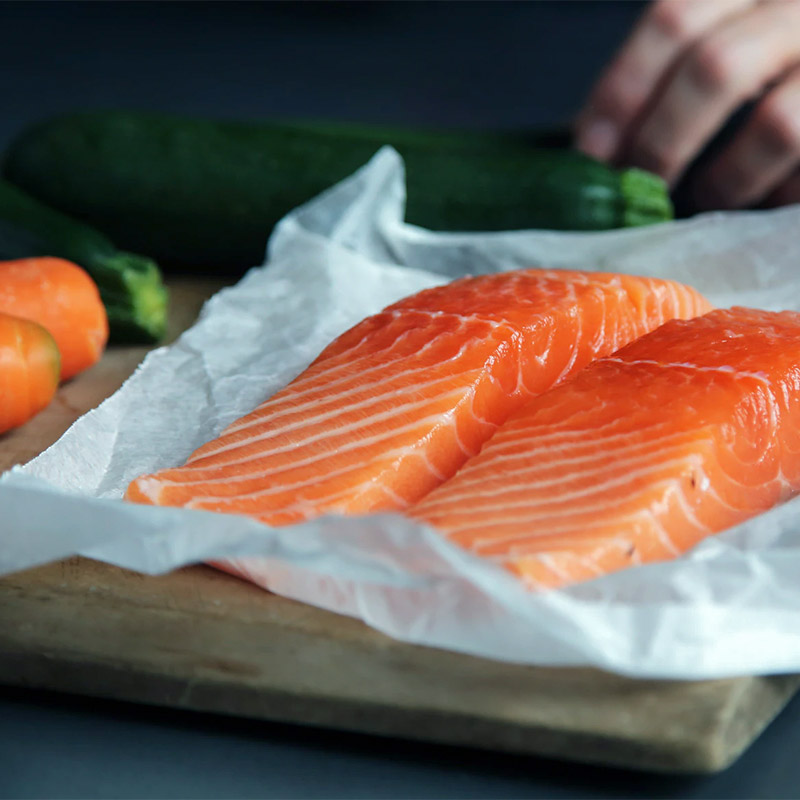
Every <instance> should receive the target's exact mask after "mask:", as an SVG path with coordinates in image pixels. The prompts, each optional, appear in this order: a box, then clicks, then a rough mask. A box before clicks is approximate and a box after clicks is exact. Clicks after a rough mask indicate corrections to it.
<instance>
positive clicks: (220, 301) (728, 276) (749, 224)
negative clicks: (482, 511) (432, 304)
mask: <svg viewBox="0 0 800 800" xmlns="http://www.w3.org/2000/svg"><path fill="white" fill-rule="evenodd" d="M404 196H405V189H404V180H403V169H402V162H401V160H400V158H399V156H398V155H397V154H396V152H395V151H394V150H392V149H391V148H385V149H383V150H381V151H380V152H379V153H378V154H377V155H376V156H375V157H374V158H373V160H372V161H371V162H370V163H369V164H368V165H367V166H366V167H365V168H364V169H362V170H361V171H359V172H358V173H356V175H354V176H353V177H352V178H350V179H348V180H347V181H344V182H343V183H342V184H339V185H338V186H336V187H334V188H332V189H331V190H329V191H328V192H326V193H324V194H323V195H321V196H320V197H318V198H316V199H315V200H313V201H312V202H310V203H308V204H307V205H305V206H303V207H301V208H299V209H297V210H295V211H294V212H293V213H291V214H290V215H289V216H287V217H286V218H285V219H284V220H283V221H282V222H281V223H280V224H279V226H278V227H277V228H276V230H275V232H274V234H273V236H272V238H271V240H270V243H269V248H268V257H267V261H266V264H265V265H264V266H263V267H258V268H255V269H253V270H251V271H250V272H249V273H248V274H247V275H246V276H245V277H244V278H243V279H242V281H241V282H240V283H239V284H238V285H236V286H235V287H231V288H229V289H226V290H224V291H222V292H220V293H219V294H218V295H216V296H215V297H214V298H212V299H211V300H210V301H209V302H208V303H207V304H206V306H205V308H204V309H203V312H202V314H201V316H200V319H199V321H198V322H197V323H196V324H195V326H194V327H193V328H191V329H190V330H189V331H187V332H186V333H185V334H184V335H183V336H182V337H181V338H180V339H179V340H178V341H177V342H176V343H175V344H174V345H172V346H170V347H168V348H161V349H159V350H156V351H154V352H152V353H151V354H150V355H148V357H147V358H146V359H145V361H144V362H143V364H142V365H141V366H140V367H139V369H138V370H137V371H136V373H135V374H134V375H133V376H132V377H131V378H130V379H129V380H128V381H127V382H126V383H125V385H124V386H123V387H122V388H121V389H120V390H119V391H118V392H117V393H116V394H115V395H113V396H112V397H111V398H109V399H108V400H107V401H105V402H104V403H103V404H102V405H101V406H99V407H98V408H97V409H95V410H94V411H91V412H90V413H88V414H86V415H85V416H84V417H82V418H81V419H79V420H78V421H77V422H76V423H75V424H74V425H73V426H72V427H71V428H70V429H69V430H68V431H67V432H66V433H65V434H64V436H63V437H62V438H61V439H60V440H59V441H58V442H57V443H56V444H55V445H53V447H51V448H50V449H49V450H47V451H46V452H45V453H43V454H42V455H40V456H39V457H38V458H36V459H34V460H33V461H32V462H30V463H29V464H27V465H26V466H24V467H21V468H17V469H15V470H13V471H11V472H9V473H6V474H5V475H4V476H3V478H2V479H0V573H7V572H12V571H15V570H19V569H24V568H26V567H30V566H34V565H36V564H40V563H44V562H47V561H51V560H54V559H57V558H61V557H64V556H67V555H70V554H75V553H80V554H83V555H87V556H90V557H93V558H97V559H101V560H104V561H108V562H111V563H114V564H117V565H119V566H122V567H127V568H130V569H134V570H139V571H142V572H147V573H159V572H165V571H168V570H171V569H174V568H176V567H179V566H182V565H185V564H189V563H193V562H198V561H204V560H208V559H212V558H233V559H245V560H246V561H245V563H258V564H260V565H261V566H262V567H266V570H267V574H268V580H267V581H266V585H267V587H268V588H269V589H271V590H272V591H275V592H278V593H280V594H283V595H286V596H289V597H293V598H297V599H299V600H302V601H305V602H308V603H312V604H314V605H317V606H320V607H323V608H328V609H332V610H334V611H338V612H340V613H344V614H350V615H354V616H357V617H360V618H362V619H363V620H365V621H366V622H367V623H368V624H370V625H372V626H374V627H376V628H378V629H380V630H382V631H384V632H386V633H388V634H390V635H392V636H394V637H397V638H399V639H403V640H407V641H411V642H417V643H421V644H427V645H433V646H439V647H445V648H450V649H454V650H458V651H463V652H468V653H472V654H476V655H482V656H487V657H491V658H496V659H503V660H509V661H516V662H521V663H528V664H546V665H593V666H597V667H601V668H605V669H608V670H612V671H617V672H620V673H624V674H628V675H633V676H642V677H667V678H707V677H724V676H731V675H738V674H748V673H774V672H784V671H797V670H800V579H798V575H800V500H799V501H795V502H790V503H788V504H786V505H784V506H781V507H779V508H777V509H775V510H773V511H772V512H770V513H767V514H764V515H762V516H761V517H758V518H757V519H754V520H751V521H750V522H748V523H746V524H744V525H741V526H739V527H738V528H735V529H732V530H730V531H727V532H725V533H723V534H720V535H718V536H715V537H713V538H711V539H709V540H706V541H705V542H703V543H702V544H700V545H699V546H698V547H696V548H695V549H694V550H693V551H691V552H690V553H688V554H687V555H686V556H684V557H682V558H679V559H677V560H676V561H673V562H669V563H663V564H653V565H648V566H643V567H637V568H633V569H630V570H627V571H625V572H621V573H617V574H614V575H610V576H607V577H604V578H599V579H597V580H594V581H590V582H587V583H584V584H580V585H577V586H573V587H570V588H567V589H564V590H559V591H552V592H546V593H541V594H532V593H529V592H527V591H526V590H525V589H524V588H523V587H522V585H521V584H520V583H519V582H518V581H517V580H516V579H515V578H513V577H512V576H511V575H509V574H506V573H505V572H503V571H502V570H500V569H499V568H497V567H495V566H493V565H492V564H489V563H487V562H484V561H482V560H480V559H478V558H476V557H473V556H472V555H470V554H468V553H466V552H464V551H462V550H460V549H459V548H457V547H455V546H454V545H451V544H449V543H448V542H447V541H446V540H444V539H443V538H442V537H440V536H439V535H438V534H436V533H435V531H433V530H431V529H429V528H426V527H424V526H421V525H418V524H415V523H412V522H411V521H409V520H406V519H405V518H403V517H402V516H399V515H394V514H383V515H373V516H368V517H361V518H349V519H347V518H342V517H325V518H321V519H318V520H315V521H313V522H309V523H305V524H301V525H296V526H291V527H287V528H280V529H271V528H268V527H266V526H264V525H261V524H259V523H256V522H254V521H252V520H249V519H246V518H243V517H237V516H225V515H220V514H213V513H207V512H199V511H188V510H184V509H171V508H151V507H144V506H135V505H132V504H128V503H125V502H122V501H121V500H120V499H119V498H120V497H121V496H122V493H123V492H124V490H125V488H126V486H127V484H128V483H129V481H130V480H132V479H133V478H135V477H136V476H137V475H139V474H141V473H143V472H151V471H154V470H156V469H159V468H162V467H166V466H173V465H177V464H180V463H182V462H183V460H184V459H185V458H186V457H187V456H188V455H189V453H191V452H192V451H193V450H194V449H195V448H196V447H198V446H199V445H200V444H201V443H203V442H205V441H207V440H209V439H211V438H212V437H214V436H215V435H217V434H218V433H219V431H220V430H221V429H222V428H224V427H225V426H226V425H227V424H228V423H230V422H231V421H232V420H234V419H236V418H237V417H239V416H241V415H242V414H244V413H246V412H248V411H250V410H251V409H252V408H253V407H255V406H256V405H257V404H258V403H260V402H261V401H262V400H263V399H265V398H266V397H268V396H269V395H271V394H272V393H274V392H275V391H276V390H277V389H278V388H280V387H281V386H283V385H284V384H285V383H286V382H287V381H289V380H290V379H291V378H293V377H294V376H295V375H297V374H298V373H299V372H301V371H302V369H303V368H304V367H305V366H306V365H307V364H308V363H309V362H310V361H311V360H312V359H313V358H314V357H315V356H316V355H317V353H319V351H320V350H322V348H323V347H324V346H325V345H326V344H327V343H328V342H329V341H330V340H331V339H332V338H334V337H335V336H336V335H338V334H339V333H341V332H342V331H344V330H345V329H347V328H348V327H350V326H351V325H353V324H355V323H356V322H357V321H359V320H360V319H362V318H363V317H365V316H366V315H368V314H371V313H374V312H376V311H378V310H379V309H381V308H382V307H384V306H385V305H387V304H388V303H390V302H392V301H394V300H396V299H398V298H400V297H403V296H405V295H408V294H410V293H412V292H415V291H418V290H420V289H422V288H426V287H429V286H433V285H437V284H440V283H443V282H445V281H447V280H449V279H451V278H453V277H456V276H459V275H463V274H465V273H480V272H491V271H501V270H508V269H515V268H519V267H530V266H546V267H574V268H582V269H603V270H609V271H618V272H628V273H633V274H642V275H653V276H658V277H668V278H675V279H677V280H681V281H685V282H687V283H690V284H692V285H693V286H695V287H696V288H698V289H699V290H700V291H702V292H704V293H705V294H706V295H707V296H708V297H709V298H710V299H711V300H712V302H714V303H716V304H718V305H720V306H727V305H734V304H738V305H751V306H759V307H763V308H769V309H774V310H778V309H795V310H800V208H798V207H790V208H786V209H783V210H779V211H774V212H753V213H737V214H715V215H708V216H703V217H699V218H696V219H694V220H691V221H686V222H677V223H670V224H665V225H660V226H656V227H651V228H641V229H636V230H630V231H616V232H609V233H602V234H574V233H572V234H571V233H555V232H542V231H518V232H511V233H494V234H441V233H431V232H428V231H425V230H422V229H420V228H415V227H412V226H409V225H406V224H404V223H403V222H402V216H403V204H404ZM798 350H799V352H800V343H798ZM250 559H257V562H256V561H252V560H250Z"/></svg>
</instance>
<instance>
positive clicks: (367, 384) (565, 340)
mask: <svg viewBox="0 0 800 800" xmlns="http://www.w3.org/2000/svg"><path fill="white" fill-rule="evenodd" d="M709 308H710V306H709V304H708V302H707V301H706V300H705V299H704V298H703V297H702V296H701V295H699V294H698V293H697V292H696V291H694V290H693V289H691V288H689V287H687V286H684V285H682V284H679V283H676V282H673V281H665V280H657V279H652V278H638V277H631V276H627V275H612V274H600V273H591V272H589V273H581V272H569V271H544V270H525V271H517V272H507V273H502V274H496V275H486V276H479V277H471V278H464V279H462V280H458V281H455V282H453V283H450V284H448V285H446V286H441V287H437V288H434V289H428V290H426V291H423V292H420V293H419V294H416V295H414V296H412V297H409V298H406V299H404V300H401V301H400V302H398V303H395V304H394V305H392V306H389V307H388V308H387V309H385V310H384V311H383V312H381V313H379V314H376V315H374V316H372V317H369V318H367V319H365V320H364V321H363V322H361V323H360V324H358V325H356V326H355V327H353V328H351V329H350V330H349V331H347V332H346V333H344V334H343V335H342V336H340V337H339V338H338V339H336V340H335V341H334V342H333V343H332V344H331V345H329V346H328V347H327V348H326V349H325V350H324V351H323V352H322V354H321V355H320V356H319V357H318V358H317V359H316V361H314V363H313V364H311V366H310V367H309V368H308V369H307V370H306V371H305V372H303V373H302V374H301V375H300V376H299V377H297V378H296V379H295V380H294V381H292V383H290V384H289V385H288V386H287V387H286V388H284V389H283V390H282V391H280V392H278V393H277V394H276V395H274V396H273V397H272V398H270V399H268V400H266V401H265V402H264V403H262V404H261V405H260V406H259V407H258V408H256V409H255V411H253V412H252V413H250V414H248V415H247V416H245V417H243V418H242V419H240V420H238V421H237V422H235V423H233V424H232V425H230V426H229V427H228V428H227V429H226V430H225V431H223V433H222V435H221V436H220V437H219V438H217V439H215V440H214V441H211V442H209V443H208V444H205V445H204V446H202V447H200V448H199V449H198V450H197V451H195V452H194V453H193V454H192V456H191V457H190V458H189V459H188V460H187V462H186V464H185V465H184V466H182V467H178V468H175V469H166V470H162V471H160V472H158V473H156V474H154V475H146V476H142V477H140V478H138V479H136V480H135V481H133V482H132V483H131V485H130V487H129V488H128V492H127V495H126V497H127V499H129V500H132V501H135V502H140V503H151V504H157V505H170V506H185V507H189V508H197V509H207V510H212V511H219V512H231V513H240V514H247V515H249V516H253V517H255V518H257V519H259V520H262V521H263V522H266V523H269V524H272V525H285V524H290V523H294V522H298V521H301V520H305V519H309V518H312V517H315V516H318V515H320V514H323V513H326V512H335V513H343V514H353V513H366V512H370V511H377V510H399V509H404V508H407V507H408V506H410V505H411V504H413V503H415V502H417V501H418V500H420V499H421V498H422V497H424V496H425V495H426V494H428V493H429V492H430V491H431V490H433V489H435V488H436V487H437V486H439V485H440V484H442V483H443V482H445V481H447V480H448V479H450V478H451V477H452V476H453V475H454V474H455V473H456V471H457V470H458V469H459V468H460V467H461V466H462V465H463V464H464V462H466V461H467V460H468V459H470V458H472V457H473V456H475V455H476V454H477V453H478V451H479V450H480V449H481V447H482V446H483V445H484V443H485V442H486V441H487V440H488V439H489V438H490V437H491V436H492V434H493V433H494V432H495V430H496V429H497V428H498V426H500V425H501V424H502V423H503V422H505V420H506V419H507V418H508V417H509V416H510V415H511V414H512V413H514V412H515V411H517V410H518V409H519V408H521V407H522V406H523V405H524V404H525V403H526V402H527V401H529V400H530V399H531V398H533V397H536V396H537V395H540V394H541V393H542V392H545V391H547V390H548V389H550V388H551V387H552V386H554V385H556V384H558V383H560V382H561V381H563V380H564V379H565V378H568V377H569V376H571V375H573V374H574V373H575V372H577V371H578V370H580V369H581V368H582V367H584V366H586V365H587V364H588V363H589V362H591V361H593V360H594V359H596V358H598V357H600V356H605V355H609V354H611V353H613V352H614V351H616V350H617V349H618V348H620V347H621V346H622V345H624V344H626V343H628V342H631V341H633V340H635V339H637V338H638V337H639V336H641V335H642V334H644V333H647V332H648V331H650V330H653V329H654V328H657V327H658V326H659V325H661V324H662V323H663V322H665V321H666V320H669V319H672V318H675V317H679V318H690V317H694V316H696V315H698V314H702V313H704V312H705V311H707V310H708V309H709ZM623 394H624V392H623ZM498 482H499V483H503V479H502V478H497V480H496V481H495V483H498ZM480 502H483V501H482V500H481V501H480Z"/></svg>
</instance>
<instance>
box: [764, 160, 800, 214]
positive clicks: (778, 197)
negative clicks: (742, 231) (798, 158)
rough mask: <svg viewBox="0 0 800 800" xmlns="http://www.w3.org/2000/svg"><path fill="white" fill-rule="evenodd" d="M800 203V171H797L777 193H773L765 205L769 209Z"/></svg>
mask: <svg viewBox="0 0 800 800" xmlns="http://www.w3.org/2000/svg"><path fill="white" fill-rule="evenodd" d="M792 203H800V169H798V170H795V171H794V172H793V173H792V174H791V175H790V176H789V177H788V178H787V179H786V180H785V181H784V182H783V183H782V184H781V185H780V186H779V187H778V188H777V189H775V191H773V192H771V193H770V194H769V195H768V197H767V198H766V200H765V201H764V203H763V205H764V206H766V207H767V208H775V207H777V206H788V205H791V204H792Z"/></svg>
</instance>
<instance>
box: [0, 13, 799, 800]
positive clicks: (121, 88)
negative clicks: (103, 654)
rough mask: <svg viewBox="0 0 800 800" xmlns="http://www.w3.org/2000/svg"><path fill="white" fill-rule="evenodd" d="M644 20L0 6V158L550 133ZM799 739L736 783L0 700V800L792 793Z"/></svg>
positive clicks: (788, 726) (116, 707)
mask: <svg viewBox="0 0 800 800" xmlns="http://www.w3.org/2000/svg"><path fill="white" fill-rule="evenodd" d="M714 1H718V0H714ZM642 8H643V4H642V3H639V2H608V1H605V0H596V1H595V2H566V0H561V1H560V2H555V1H554V2H541V3H536V2H514V3H511V2H491V3H482V2H470V3H462V2H438V3H423V2H416V3H414V2H403V3H376V2H363V3H336V2H328V3H311V2H293V3H289V2H287V3H258V2H251V3H234V2H227V3H226V2H216V3H190V2H182V3H169V4H163V3H127V2H125V3H122V2H97V3H69V2H22V3H11V2H6V3H0V34H1V36H2V46H0V147H2V146H3V145H4V144H5V143H6V142H7V141H8V140H9V139H10V138H11V137H12V136H13V135H15V134H16V133H17V132H18V131H19V130H20V129H21V128H22V127H24V126H25V125H28V124H30V123H32V122H34V121H36V120H39V119H42V118H44V117H46V116H49V115H51V114H54V113H58V112H61V111H70V110H74V109H77V108H96V107H106V108H109V107H117V108H130V107H134V108H140V109H152V110H164V111H174V112H182V113H186V114H198V115H210V116H217V117H238V118H270V117H299V118H320V117H327V118H335V119H340V120H357V121H361V122H380V123H402V124H414V125H430V126H439V127H442V126H444V127H459V126H463V127H470V128H482V129H486V128H507V127H518V126H524V127H535V126H550V125H555V124H562V123H565V122H567V121H569V119H570V118H571V116H572V115H573V113H574V112H575V111H576V110H577V109H578V108H579V106H580V104H581V102H582V100H583V98H584V97H585V95H586V93H587V91H588V89H589V87H590V86H591V84H592V81H593V79H594V78H595V77H596V75H597V72H598V70H599V69H601V67H602V66H603V64H604V63H605V62H606V61H607V59H608V58H609V56H610V55H611V53H612V52H613V50H614V48H615V47H616V46H617V45H618V44H619V42H620V41H621V40H622V38H623V37H624V35H625V33H626V32H627V30H628V29H629V27H630V25H631V24H632V22H633V20H634V19H635V18H636V17H637V16H638V14H639V13H640V12H641V9H642ZM1 513H2V512H0V514H1ZM1 519H2V518H1V516H0V520H1ZM798 744H800V701H798V702H795V703H793V704H792V705H790V707H789V708H788V709H787V711H786V712H784V714H783V715H782V716H781V718H780V719H779V720H778V721H777V722H776V723H775V724H774V725H773V726H772V727H771V728H770V729H768V731H767V732H766V734H765V735H764V736H763V737H762V738H761V739H760V740H759V741H758V742H757V743H756V745H755V746H754V747H753V748H752V749H751V751H750V752H749V753H748V754H747V755H746V756H745V757H744V758H743V759H742V760H741V761H740V762H739V763H738V764H737V765H736V766H734V767H733V768H732V769H731V770H729V771H728V772H726V773H724V774H722V775H719V776H716V777H712V778H685V779H684V778H682V779H677V778H668V777H659V776H655V777H652V776H646V775H639V774H635V773H628V772H621V771H613V770H604V769H597V768H583V767H580V766H576V765H572V764H558V763H555V762H549V761H545V760H542V759H534V758H514V757H509V756H499V755H494V754H488V753H479V752H473V751H467V750H463V749H454V748H445V747H434V746H428V745H417V744H410V743H403V742H396V741H391V740H384V739H379V738H375V737H372V738H371V737H366V736H355V735H349V734H341V733H336V732H325V731H314V730H308V729H303V728H298V727H291V726H283V725H270V724H266V723H254V722H248V721H246V720H227V719H224V718H221V717H215V716H212V715H201V714H191V713H180V712H176V711H172V710H160V709H151V708H145V707H137V706H130V705H125V704H121V703H111V702H101V701H97V700H91V699H88V698H65V697H59V696H57V695H52V694H46V693H41V692H33V691H30V692H23V691H20V690H10V689H0V796H2V797H86V798H89V797H163V798H167V797H198V798H200V797H259V796H265V797H353V798H355V797H509V798H510V797H690V798H700V797H715V798H716V797H720V798H721V797H728V798H733V797H751V798H755V797H772V798H778V797H797V796H800V764H799V763H798V759H797V757H796V756H795V753H796V752H797V749H798Z"/></svg>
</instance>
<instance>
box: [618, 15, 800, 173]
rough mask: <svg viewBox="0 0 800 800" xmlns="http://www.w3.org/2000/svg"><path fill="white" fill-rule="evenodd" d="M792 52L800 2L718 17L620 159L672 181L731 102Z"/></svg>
mask: <svg viewBox="0 0 800 800" xmlns="http://www.w3.org/2000/svg"><path fill="white" fill-rule="evenodd" d="M798 59H800V3H798V2H794V1H792V2H770V3H763V4H760V5H757V6H754V7H753V8H752V9H749V10H748V11H746V12H743V13H741V14H739V15H737V16H735V17H732V18H731V19H729V20H726V21H724V22H723V23H721V25H720V26H719V27H717V28H715V29H714V30H713V31H712V32H711V33H709V34H707V35H706V36H704V37H702V38H701V39H700V40H699V41H698V42H697V43H696V44H694V45H692V47H691V48H690V49H689V51H688V52H687V53H686V55H685V56H683V57H682V59H681V61H680V63H679V64H678V66H677V67H676V68H675V71H674V73H673V74H672V75H671V76H670V78H669V80H668V82H667V84H666V86H665V87H664V88H663V91H662V93H661V95H660V96H659V97H658V99H657V100H656V101H655V103H654V105H653V106H652V107H650V108H649V109H648V110H647V112H646V114H645V116H644V118H643V119H642V121H641V122H640V123H639V125H638V128H637V130H636V131H635V133H634V134H633V137H632V140H631V144H630V148H629V150H628V152H627V154H626V160H627V161H628V162H629V163H630V164H632V165H633V166H639V167H642V168H644V169H649V170H651V171H653V172H656V173H658V174H659V175H661V176H662V177H663V178H665V179H666V180H667V181H668V182H669V183H672V184H674V183H675V181H676V180H677V178H678V177H679V176H680V174H681V172H682V171H683V170H684V169H685V168H686V166H687V164H688V163H689V162H690V161H691V160H692V159H693V158H694V157H695V156H696V155H697V154H698V153H699V152H700V150H701V149H702V147H703V145H704V144H705V143H706V142H708V141H709V140H710V139H711V138H712V136H713V135H714V133H715V132H716V131H717V130H718V129H719V128H721V127H722V125H723V123H724V121H725V120H726V119H727V118H728V117H729V116H730V115H731V114H732V113H733V112H734V111H735V110H736V108H737V107H738V106H739V105H741V104H742V103H743V102H744V101H745V100H747V99H749V98H751V97H755V96H757V95H758V94H759V93H760V91H761V90H762V89H763V88H764V86H765V85H766V84H767V83H769V82H770V81H771V80H772V79H774V78H776V77H777V76H778V75H780V74H781V73H783V72H785V71H786V69H787V68H788V67H790V66H792V65H793V64H794V63H795V62H796V61H797V60H798Z"/></svg>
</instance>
